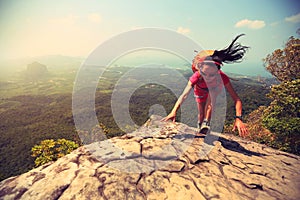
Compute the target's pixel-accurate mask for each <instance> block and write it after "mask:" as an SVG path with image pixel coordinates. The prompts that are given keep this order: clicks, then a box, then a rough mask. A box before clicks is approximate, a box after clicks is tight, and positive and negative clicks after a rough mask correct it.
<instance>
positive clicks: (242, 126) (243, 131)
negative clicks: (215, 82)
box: [225, 82, 248, 137]
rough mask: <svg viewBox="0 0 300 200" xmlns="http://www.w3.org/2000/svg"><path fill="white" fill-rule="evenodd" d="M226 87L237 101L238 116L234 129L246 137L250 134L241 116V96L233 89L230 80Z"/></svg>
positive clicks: (236, 113) (236, 110) (236, 111)
mask: <svg viewBox="0 0 300 200" xmlns="http://www.w3.org/2000/svg"><path fill="white" fill-rule="evenodd" d="M225 88H226V90H227V91H228V93H229V94H230V96H231V98H232V99H233V101H234V102H235V115H236V118H235V121H234V125H233V131H235V130H236V129H238V131H239V135H240V136H242V137H245V136H246V135H247V134H248V129H247V127H246V125H245V124H244V123H243V121H242V119H241V116H242V101H241V99H240V97H239V96H238V95H237V93H236V92H235V90H234V89H233V87H232V85H231V83H230V82H228V83H227V84H226V85H225Z"/></svg>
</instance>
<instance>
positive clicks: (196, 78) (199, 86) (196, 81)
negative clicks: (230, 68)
mask: <svg viewBox="0 0 300 200" xmlns="http://www.w3.org/2000/svg"><path fill="white" fill-rule="evenodd" d="M218 72H219V74H220V77H221V79H222V82H223V83H222V82H221V80H220V77H219V76H217V77H216V80H215V82H213V83H210V84H209V88H216V87H222V86H223V85H226V84H227V83H229V82H230V80H229V78H228V76H227V75H226V74H224V73H223V72H222V71H221V70H219V71H218ZM189 80H190V81H191V83H192V86H193V87H194V92H195V95H201V94H202V93H203V92H205V90H206V91H208V87H207V85H206V83H205V81H204V79H203V78H202V77H201V75H200V73H199V71H196V72H195V73H194V74H193V75H192V76H191V77H190V79H189Z"/></svg>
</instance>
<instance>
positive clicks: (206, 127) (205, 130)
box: [199, 121, 210, 134]
mask: <svg viewBox="0 0 300 200" xmlns="http://www.w3.org/2000/svg"><path fill="white" fill-rule="evenodd" d="M209 131H210V124H209V122H208V121H203V122H202V124H201V126H200V131H199V133H203V134H207V133H208V132H209Z"/></svg>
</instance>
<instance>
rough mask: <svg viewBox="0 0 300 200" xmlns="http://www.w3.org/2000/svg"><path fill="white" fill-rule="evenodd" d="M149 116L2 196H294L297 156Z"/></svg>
mask: <svg viewBox="0 0 300 200" xmlns="http://www.w3.org/2000/svg"><path fill="white" fill-rule="evenodd" d="M159 119H160V117H158V116H152V117H151V118H150V119H149V121H148V122H147V123H146V124H145V125H144V126H142V127H141V128H140V129H139V130H137V131H135V132H133V133H130V134H127V135H124V136H122V137H115V138H112V139H109V140H105V141H101V142H96V143H92V144H90V145H86V146H83V147H80V148H78V149H77V150H75V151H74V152H72V153H71V154H69V155H67V156H65V157H63V158H61V159H59V160H57V161H56V162H51V163H48V164H46V165H44V166H41V167H39V168H36V169H33V170H31V171H29V172H27V173H24V174H22V175H20V176H16V177H11V178H8V179H6V180H4V181H2V182H1V183H0V199H35V200H37V199H41V200H44V199H60V200H62V199H68V200H69V199H263V200H267V199H299V198H300V190H299V189H300V171H299V169H300V157H298V156H295V155H292V154H288V153H284V152H281V151H277V150H274V149H271V148H268V147H266V146H264V145H260V144H257V143H254V142H250V141H245V140H243V139H241V138H238V137H235V136H232V135H226V134H221V135H218V134H217V133H212V134H210V135H208V136H205V135H195V133H196V129H195V128H191V127H188V126H186V125H185V124H181V123H172V122H160V120H159Z"/></svg>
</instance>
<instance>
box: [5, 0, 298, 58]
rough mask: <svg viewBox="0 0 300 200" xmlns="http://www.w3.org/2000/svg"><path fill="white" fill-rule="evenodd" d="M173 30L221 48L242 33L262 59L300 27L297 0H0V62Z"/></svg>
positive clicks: (72, 52) (76, 52)
mask: <svg viewBox="0 0 300 200" xmlns="http://www.w3.org/2000/svg"><path fill="white" fill-rule="evenodd" d="M143 27H158V28H166V29H171V30H174V31H177V32H179V33H181V34H184V35H186V36H187V37H189V38H191V39H193V40H195V41H196V42H197V43H199V44H200V45H201V46H202V47H203V48H206V49H220V48H223V47H225V46H227V45H228V44H229V43H230V42H231V40H232V39H233V38H234V37H235V36H236V35H238V34H240V33H245V34H246V36H245V37H243V38H241V39H240V42H241V43H243V44H245V45H248V46H250V47H251V49H250V51H249V52H248V54H247V57H246V58H245V62H246V63H247V62H248V63H261V60H262V59H263V58H264V57H266V55H267V54H269V53H272V52H273V51H274V50H275V49H277V48H282V47H283V45H284V43H285V42H286V41H287V39H288V38H289V37H290V36H296V37H298V36H297V34H296V31H297V29H298V28H300V3H299V1H298V0H272V1H271V0H216V1H209V0H206V1H202V0H189V1H186V0H176V1H175V0H173V1H171V0H164V1H161V0H152V1H146V0H111V1H108V0H86V1H79V0H61V1H50V0H26V1H17V0H0V29H1V32H0V51H1V55H0V60H3V59H11V58H20V57H34V56H43V55H53V54H60V55H67V56H82V57H87V56H88V55H89V53H90V52H92V51H93V50H94V49H95V48H96V47H97V46H98V45H99V44H101V43H102V42H104V41H106V40H107V39H109V38H111V37H113V36H114V35H117V34H120V33H122V32H125V31H130V30H133V29H136V28H143Z"/></svg>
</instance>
